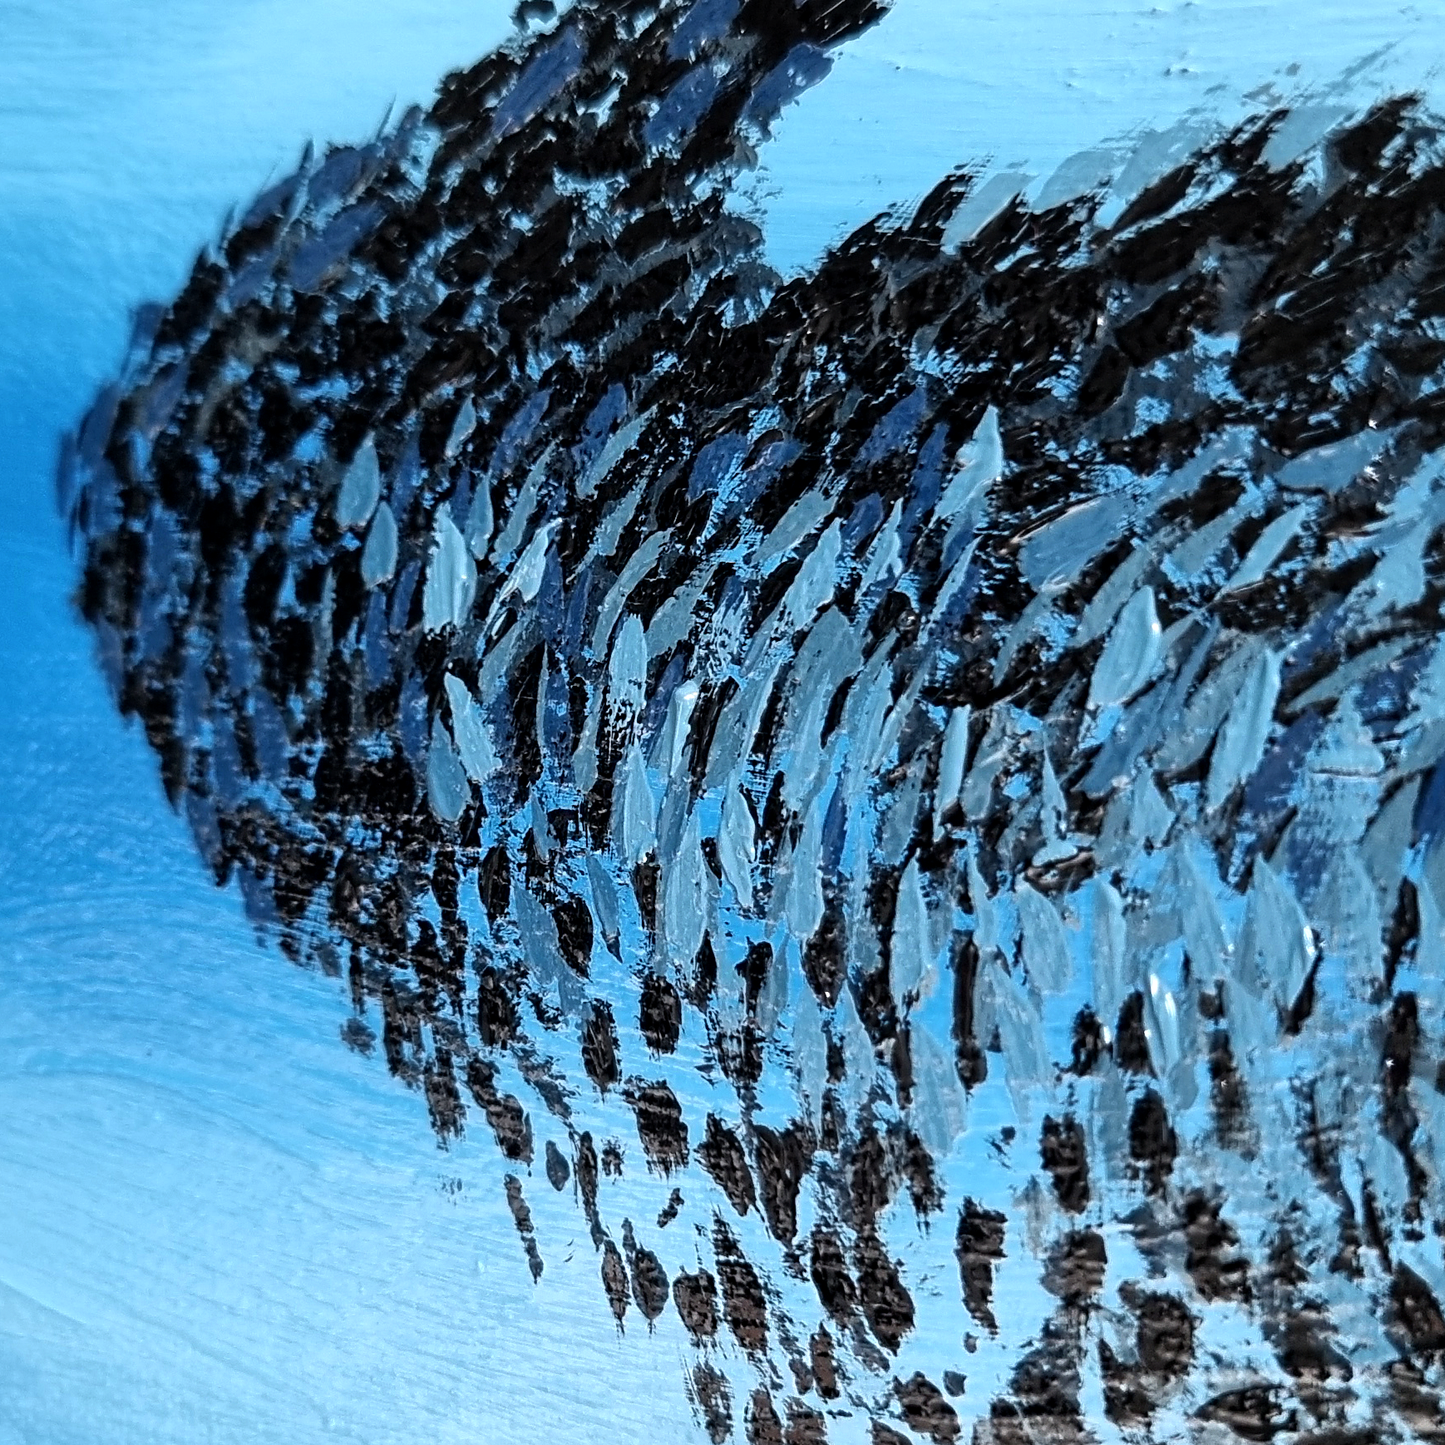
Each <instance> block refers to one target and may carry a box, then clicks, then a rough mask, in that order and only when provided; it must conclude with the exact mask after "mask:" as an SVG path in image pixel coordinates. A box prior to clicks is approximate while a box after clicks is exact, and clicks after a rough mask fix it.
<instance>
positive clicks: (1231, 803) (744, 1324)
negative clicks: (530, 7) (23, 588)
mask: <svg viewBox="0 0 1445 1445" xmlns="http://www.w3.org/2000/svg"><path fill="white" fill-rule="evenodd" d="M535 8H538V7H534V9H535ZM540 8H541V9H549V8H550V7H546V6H543V7H540ZM881 10H882V6H881V5H879V4H875V3H872V0H796V3H790V0H781V3H780V0H746V3H739V0H697V3H695V4H692V5H691V6H690V7H689V6H686V5H683V4H680V3H677V0H623V3H619V4H614V5H606V6H604V5H601V4H593V3H590V0H584V3H579V4H578V5H576V6H575V7H574V8H573V9H572V10H571V11H569V12H568V13H566V14H564V15H563V16H562V17H561V19H560V20H555V21H553V22H551V23H544V24H543V25H541V26H539V27H536V28H534V29H532V30H527V29H525V28H524V29H523V32H522V33H520V34H519V35H518V36H517V38H516V39H515V40H513V41H512V42H510V43H509V44H508V45H506V46H504V47H503V48H502V49H501V50H500V51H499V52H497V53H496V54H494V55H492V56H490V57H489V58H487V59H485V60H483V61H482V62H480V63H479V64H477V65H475V66H473V67H472V68H471V69H469V70H465V71H461V72H458V73H457V74H455V75H452V76H451V77H449V78H448V79H447V80H446V81H445V82H444V83H443V85H442V87H441V90H440V93H439V95H438V98H437V100H436V102H435V103H434V104H433V106H432V107H431V109H430V110H429V111H427V112H425V113H423V112H421V111H420V110H415V111H412V112H411V113H409V114H408V115H406V116H405V117H404V118H403V119H402V121H401V122H400V123H399V124H398V125H397V126H396V127H395V128H394V129H392V130H390V131H388V132H387V133H385V134H384V135H382V136H381V137H379V138H378V139H377V140H376V141H375V142H374V143H373V144H370V145H366V146H361V147H355V148H340V149H333V150H331V151H329V152H328V153H327V154H325V155H324V156H322V157H315V156H308V158H307V160H306V161H305V163H304V164H303V165H302V167H301V168H300V170H299V171H298V172H297V173H296V174H295V175H294V176H292V177H291V178H290V179H288V180H286V181H284V182H283V183H281V184H280V185H277V186H275V187H273V188H272V189H270V190H268V191H267V192H266V193H265V194H263V195H262V196H260V197H259V198H258V199H257V200H256V202H255V203H254V204H253V205H252V206H251V207H250V208H249V210H247V211H246V212H245V213H244V214H243V216H242V217H241V219H240V221H239V223H238V224H236V225H235V226H234V227H233V228H232V229H230V230H229V232H228V233H227V234H226V235H225V236H224V237H223V239H222V240H221V241H220V243H218V245H217V246H216V247H215V248H214V249H212V250H209V251H207V252H206V253H205V254H204V255H203V256H202V257H201V258H200V259H199V260H198V261H197V263H196V266H195V269H194V272H193V274H192V276H191V278H190V281H189V283H188V284H187V285H186V287H185V289H184V291H183V292H182V293H181V295H180V296H179V297H178V298H177V299H176V300H175V302H174V303H173V304H172V305H170V306H169V307H168V308H159V307H157V308H154V309H151V310H148V311H146V312H144V313H143V314H142V315H141V316H140V318H139V320H138V324H137V328H136V334H135V338H134V341H133V345H132V348H131V353H130V356H129V358H128V360H127V362H126V366H125V370H124V373H123V376H122V379H121V380H120V381H119V382H118V383H117V384H116V385H115V386H114V387H112V388H110V389H109V390H107V391H106V392H105V393H104V394H103V395H102V396H101V397H100V398H99V400H98V401H97V403H96V405H95V407H94V409H93V410H92V411H91V413H90V414H89V416H88V417H87V418H86V420H85V422H84V424H83V426H82V427H81V428H80V429H79V432H78V435H77V437H76V438H75V439H74V441H73V442H72V443H70V444H69V445H68V446H67V449H66V453H65V456H64V458H63V462H62V468H61V478H60V486H61V493H62V495H61V502H62V506H63V508H64V510H65V511H66V513H67V515H68V516H69V517H70V519H71V524H72V535H73V538H74V539H75V545H76V548H77V551H78V553H79V554H80V557H81V563H82V566H83V579H82V582H81V584H80V589H79V602H80V606H81V608H82V610H83V612H84V615H85V617H86V618H87V619H88V620H89V622H90V623H91V625H92V626H93V628H94V630H95V634H96V637H97V640H98V648H99V653H100V656H101V659H102V663H103V665H104V667H105V669H106V672H107V675H108V677H109V679H110V682H111V685H112V686H113V688H114V691H115V695H116V699H117V702H118V704H119V706H120V708H121V709H122V710H123V711H124V712H126V713H128V714H134V715H136V716H138V717H139V718H140V719H141V720H142V722H143V724H144V727H145V729H146V733H147V736H148V738H149V740H150V741H151V743H152V745H153V746H154V749H155V751H156V753H157V755H158V758H159V762H160V769H161V773H162V777H163V779H164V782H165V786H166V789H167V791H168V793H169V796H170V797H171V799H172V801H173V803H174V804H175V805H176V806H177V807H179V808H181V809H183V810H184V812H185V814H186V816H187V817H188V818H189V820H190V823H191V825H192V827H193V829H194V833H195V837H196V840H197V844H198V847H199V849H200V851H201V853H202V854H203V855H204V857H205V859H206V861H207V863H208V864H209V865H210V867H211V868H213V869H214V871H215V875H216V878H217V880H218V881H220V882H226V881H228V880H235V881H236V882H237V883H238V886H239V888H240V891H241V893H242V895H243V896H244V899H245V902H246V906H247V909H248V911H249V912H250V914H251V916H252V917H253V918H254V919H255V920H256V921H257V922H258V923H259V924H261V925H263V926H264V927H265V928H266V929H267V930H268V932H269V933H270V934H271V936H273V937H275V938H276V939H278V940H279V942H280V944H281V945H282V947H283V948H284V949H285V950H286V951H287V952H288V953H289V954H290V955H291V956H292V957H294V958H296V959H297V960H300V961H305V962H308V963H312V964H316V965H319V966H320V967H322V968H325V969H326V970H327V971H328V972H332V973H335V974H337V975H338V976H343V977H345V978H346V979H348V980H349V985H350V989H351V996H352V1000H353V1003H354V1016H353V1017H352V1019H351V1021H350V1022H349V1024H348V1025H347V1028H346V1030H345V1031H344V1032H345V1037H346V1039H347V1041H348V1042H349V1043H351V1044H352V1045H353V1046H354V1047H356V1048H358V1049H361V1050H363V1051H365V1052H371V1051H373V1050H375V1049H376V1048H377V1046H378V1044H379V1046H380V1051H381V1053H382V1054H383V1055H384V1057H385V1060H386V1063H387V1065H388V1066H389V1067H390V1069H391V1071H392V1072H393V1073H394V1074H396V1075H398V1076H399V1077H400V1078H401V1079H403V1080H405V1081H407V1082H408V1083H409V1084H412V1085H414V1086H415V1087H416V1088H417V1089H418V1090H419V1092H420V1094H421V1096H423V1097H424V1098H425V1100H426V1102H427V1105H428V1106H429V1110H430V1116H431V1120H432V1124H433V1126H434V1128H435V1129H436V1131H437V1133H438V1135H439V1137H440V1139H441V1140H442V1141H448V1140H451V1139H453V1138H454V1137H455V1136H457V1135H459V1134H460V1133H461V1132H462V1131H463V1129H464V1128H466V1129H470V1130H472V1132H473V1133H476V1132H478V1131H480V1133H481V1134H482V1136H483V1137H484V1138H487V1137H491V1136H494V1138H495V1143H496V1146H497V1148H498V1149H499V1151H500V1153H501V1155H502V1156H503V1158H504V1162H503V1163H502V1164H501V1165H499V1166H498V1172H499V1174H502V1175H504V1180H503V1182H504V1184H505V1192H506V1198H507V1202H508V1204H509V1205H510V1207H511V1212H512V1215H513V1217H514V1218H515V1220H516V1223H517V1228H518V1230H519V1233H520V1237H521V1243H522V1246H523V1247H524V1248H525V1251H526V1257H527V1259H528V1261H529V1262H530V1265H531V1269H532V1272H533V1274H534V1275H540V1274H541V1273H542V1271H543V1269H544V1250H545V1249H546V1247H547V1240H546V1238H545V1237H544V1234H545V1231H544V1230H542V1229H540V1228H539V1227H538V1226H537V1225H536V1224H535V1223H534V1214H533V1210H534V1206H535V1202H536V1200H537V1192H536V1191H537V1190H539V1189H541V1190H546V1191H550V1190H556V1191H557V1192H558V1196H559V1197H565V1196H566V1195H567V1194H568V1193H570V1194H571V1196H572V1197H573V1198H575V1201H576V1207H577V1208H578V1209H579V1210H580V1211H581V1213H582V1215H583V1216H584V1217H585V1223H586V1226H587V1229H588V1230H589V1231H590V1243H591V1245H592V1247H594V1248H595V1250H596V1257H597V1267H598V1271H599V1273H600V1276H601V1282H602V1285H603V1290H602V1292H600V1293H599V1295H598V1300H597V1302H598V1307H599V1308H606V1307H607V1306H608V1305H610V1308H611V1310H612V1311H613V1312H614V1313H615V1315H616V1318H617V1321H618V1325H619V1327H621V1328H637V1327H642V1326H644V1322H645V1324H647V1325H650V1324H651V1322H652V1321H654V1320H657V1319H659V1318H660V1317H661V1315H662V1314H663V1313H664V1312H665V1311H668V1310H675V1311H676V1312H677V1313H678V1314H679V1315H680V1317H681V1320H682V1322H683V1324H684V1325H685V1326H686V1330H687V1331H688V1332H689V1335H690V1337H691V1339H692V1341H693V1345H694V1346H695V1357H694V1358H693V1360H692V1361H691V1363H690V1364H689V1365H688V1367H687V1368H688V1388H689V1391H690V1393H691V1396H692V1398H693V1400H694V1402H695V1405H696V1409H697V1412H698V1418H699V1422H700V1428H701V1429H702V1430H703V1431H704V1432H705V1433H706V1434H708V1435H710V1436H711V1438H712V1439H713V1440H714V1441H722V1440H724V1439H726V1438H728V1437H729V1436H736V1437H737V1438H745V1439H746V1440H747V1441H749V1442H751V1445H764V1442H783V1441H786V1442H789V1445H800V1442H814V1441H823V1440H825V1439H826V1440H834V1441H848V1440H862V1439H869V1440H871V1441H872V1442H874V1445H897V1442H899V1441H906V1440H910V1439H915V1438H923V1439H927V1440H932V1441H935V1442H948V1441H952V1440H956V1439H961V1438H963V1437H964V1435H965V1434H968V1435H971V1437H972V1438H973V1439H974V1440H975V1441H977V1442H980V1445H990V1442H993V1445H1016V1442H1017V1445H1023V1442H1026V1441H1047V1442H1075V1441H1086V1440H1101V1441H1102V1440H1112V1439H1131V1440H1132V1439H1139V1440H1142V1439H1158V1440H1164V1439H1180V1438H1186V1437H1189V1438H1195V1437H1198V1438H1201V1439H1207V1440H1220V1441H1224V1440H1229V1439H1233V1438H1236V1437H1238V1438H1242V1439H1245V1440H1250V1441H1259V1440H1270V1439H1273V1438H1275V1437H1277V1436H1278V1437H1282V1438H1284V1439H1286V1440H1300V1441H1305V1440H1308V1441H1313V1442H1317V1445H1324V1442H1326V1441H1328V1442H1334V1445H1347V1442H1355V1441H1366V1440H1368V1441H1371V1442H1373V1441H1377V1440H1393V1439H1401V1440H1403V1439H1437V1438H1439V1439H1445V1410H1442V1403H1441V1399H1442V1396H1441V1390H1442V1387H1445V1376H1442V1357H1445V1313H1442V1306H1441V1303H1440V1301H1441V1300H1442V1298H1445V1268H1442V1263H1441V1244H1440V1240H1441V1235H1442V1231H1445V1181H1442V1165H1445V1102H1442V1100H1441V1098H1440V1091H1441V1089H1442V1088H1445V1062H1442V1060H1445V990H1442V973H1445V970H1442V962H1445V843H1442V835H1445V763H1442V759H1445V650H1442V647H1441V645H1440V636H1439V634H1440V617H1441V604H1442V601H1445V532H1442V526H1445V486H1442V485H1441V477H1442V472H1445V458H1442V455H1441V450H1440V449H1441V446H1442V443H1445V390H1442V389H1441V367H1442V362H1445V214H1442V206H1445V137H1442V132H1441V130H1440V129H1439V128H1438V127H1437V126H1436V124H1435V123H1434V122H1433V121H1432V120H1431V119H1430V117H1429V116H1428V115H1426V114H1425V113H1424V112H1423V111H1422V108H1421V106H1420V104H1419V103H1418V102H1416V101H1415V100H1413V99H1411V98H1408V97H1407V98H1403V99H1390V98H1386V99H1384V100H1381V101H1380V102H1379V103H1377V104H1375V105H1374V106H1373V107H1372V108H1369V109H1367V110H1363V111H1362V112H1360V113H1359V114H1357V115H1355V116H1353V117H1352V118H1349V119H1348V120H1345V121H1341V122H1339V123H1337V124H1336V125H1335V126H1334V128H1333V129H1329V130H1327V131H1324V132H1323V133H1320V126H1319V125H1318V124H1315V125H1313V126H1312V125H1311V123H1310V115H1311V114H1312V113H1306V112H1289V111H1286V110H1276V111H1272V112H1270V113H1267V114H1260V115H1259V116H1257V117H1256V118H1255V119H1253V120H1251V121H1249V122H1247V123H1245V124H1242V125H1239V126H1237V127H1235V128H1233V129H1228V130H1221V132H1220V133H1219V134H1217V135H1216V136H1215V137H1214V138H1213V139H1211V140H1209V141H1207V142H1205V143H1201V144H1200V145H1199V147H1198V148H1197V149H1196V150H1195V151H1194V153H1192V154H1190V155H1188V156H1187V157H1186V158H1185V159H1184V160H1183V161H1182V162H1180V163H1178V164H1176V165H1174V166H1173V168H1172V169H1169V170H1167V171H1166V172H1165V173H1163V174H1158V173H1157V172H1156V173H1148V172H1147V168H1145V170H1144V171H1143V172H1141V169H1140V167H1138V166H1135V167H1133V168H1132V169H1130V168H1129V167H1128V166H1125V167H1124V168H1123V170H1121V171H1119V172H1118V174H1105V175H1100V176H1097V177H1091V178H1090V179H1089V182H1088V183H1087V184H1077V185H1065V184H1056V185H1054V186H1052V187H1050V188H1047V190H1046V193H1045V194H1041V195H1039V196H1037V197H1036V198H1035V199H1034V200H1032V201H1031V200H1029V199H1026V198H1025V196H1024V195H1022V194H1017V193H1014V192H1013V191H1012V190H1010V188H1009V187H1007V186H1004V187H1002V188H1001V187H1000V186H999V185H998V184H978V183H977V181H978V174H977V173H976V172H971V171H969V170H967V169H961V170H959V171H958V172H957V173H955V174H952V175H950V176H947V177H945V178H943V180H942V181H941V183H940V184H939V186H938V187H937V189H936V190H934V191H933V192H932V193H931V194H929V195H928V196H927V197H926V198H925V199H924V200H923V201H922V203H921V204H919V205H917V206H916V208H910V209H909V210H908V211H897V212H888V213H885V214H884V215H881V216H880V217H878V218H877V219H875V220H874V221H872V222H870V223H868V224H867V225H864V226H862V227H861V228H860V229H858V230H857V231H856V232H855V233H854V234H852V235H850V236H849V237H848V238H847V239H846V240H845V241H843V242H841V243H840V244H838V245H837V246H835V247H834V248H833V249H831V250H830V251H829V252H828V253H827V255H826V256H825V257H824V258H823V260H822V261H821V262H820V263H819V264H818V265H817V267H816V268H815V269H814V270H813V271H812V272H811V273H809V274H806V275H803V276H800V277H797V278H794V279H784V278H782V277H779V276H778V275H776V274H775V273H774V272H772V271H771V270H770V269H769V267H768V266H767V264H766V262H765V259H764V253H763V248H762V237H761V234H760V232H759V229H758V227H757V226H756V225H755V224H754V223H753V222H752V221H751V220H749V219H748V218H747V215H746V214H745V212H744V209H743V208H741V207H740V206H739V205H738V204H737V202H736V201H735V200H734V199H733V198H732V197H731V194H730V191H731V187H732V186H733V184H734V182H735V180H736V179H737V177H738V176H739V175H740V174H742V173H745V172H746V171H748V170H749V169H751V168H752V167H754V166H755V165H756V164H757V159H758V149H759V147H760V146H761V145H762V144H763V143H764V142H765V141H766V140H767V139H768V136H769V133H770V128H771V127H772V126H773V124H774V123H775V121H776V119H777V117H778V115H779V114H780V112H781V111H782V109H783V108H784V107H785V106H786V105H787V104H788V103H789V102H790V101H791V100H792V99H793V98H794V97H796V96H797V95H798V94H800V93H801V92H802V90H803V89H805V88H806V87H807V86H809V85H811V84H813V83H815V82H817V81H819V80H821V79H822V78H823V77H824V76H825V75H826V74H827V72H828V70H829V67H830V65H831V63H832V56H833V54H834V51H835V49H836V47H838V46H839V45H841V44H843V43H844V42H846V41H847V40H848V39H849V38H850V37H852V36H854V35H856V34H858V33H859V32H860V31H861V30H863V29H864V28H865V27H866V26H868V25H870V24H871V23H873V22H874V21H875V20H876V19H877V18H878V15H879V14H880V13H881ZM963 159H965V160H966V159H967V158H963ZM258 966H261V965H259V964H258ZM621 1141H627V1145H628V1147H634V1142H635V1154H634V1156H633V1157H635V1158H637V1160H638V1165H637V1167H638V1168H640V1169H642V1170H644V1171H645V1175H644V1178H645V1179H650V1180H651V1184H650V1185H648V1188H650V1189H651V1191H652V1192H653V1193H654V1194H655V1197H656V1203H657V1206H658V1214H657V1218H656V1220H655V1222H654V1221H653V1220H652V1219H651V1218H650V1217H649V1218H648V1219H644V1220H642V1221H641V1222H638V1221H636V1220H634V1219H631V1218H619V1217H617V1216H618V1213H619V1211H618V1209H617V1207H616V1203H615V1199H616V1198H617V1197H618V1196H617V1193H616V1191H617V1190H618V1189H619V1188H620V1185H619V1183H618V1177H619V1175H620V1173H621V1171H622V1170H623V1169H624V1159H625V1158H626V1157H627V1149H625V1148H624V1145H623V1143H622V1142H621ZM626 1168H627V1169H629V1170H631V1169H632V1168H633V1166H632V1165H627V1166H626ZM630 1177H631V1175H629V1178H630ZM529 1190H530V1191H532V1198H533V1203H532V1204H529V1202H528V1197H527V1193H528V1191H529ZM548 1197H551V1196H550V1195H549V1196H548ZM634 1212H635V1211H634ZM584 1247H585V1246H584ZM1005 1302H1007V1308H1004V1307H1003V1306H1004V1303H1005Z"/></svg>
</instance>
